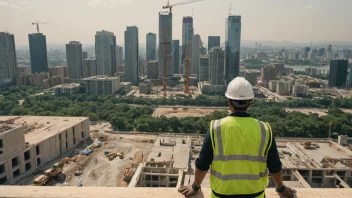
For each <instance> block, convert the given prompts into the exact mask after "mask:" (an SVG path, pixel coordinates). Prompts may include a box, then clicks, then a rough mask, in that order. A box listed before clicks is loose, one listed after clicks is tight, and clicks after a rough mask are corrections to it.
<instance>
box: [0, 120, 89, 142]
mask: <svg viewBox="0 0 352 198" xmlns="http://www.w3.org/2000/svg"><path fill="white" fill-rule="evenodd" d="M86 119H88V118H87V117H55V116H20V117H19V116H0V122H6V121H8V120H14V125H17V126H23V125H24V126H25V128H26V126H32V127H33V129H32V130H29V131H28V133H26V134H25V142H29V144H38V143H40V142H42V141H43V140H45V139H47V138H49V137H52V136H53V135H55V134H57V133H58V132H61V131H64V130H66V129H69V128H71V127H72V126H74V125H76V124H77V123H80V122H82V121H84V120H86Z"/></svg>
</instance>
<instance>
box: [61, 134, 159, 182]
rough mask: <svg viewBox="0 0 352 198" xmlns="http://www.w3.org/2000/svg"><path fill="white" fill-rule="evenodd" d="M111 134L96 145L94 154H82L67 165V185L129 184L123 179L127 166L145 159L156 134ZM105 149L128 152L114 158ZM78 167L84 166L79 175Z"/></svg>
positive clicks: (79, 168)
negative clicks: (100, 144)
mask: <svg viewBox="0 0 352 198" xmlns="http://www.w3.org/2000/svg"><path fill="white" fill-rule="evenodd" d="M104 135H107V137H108V138H107V144H103V145H102V147H100V148H98V149H95V151H94V152H93V153H92V154H91V156H80V157H79V159H78V160H77V162H76V163H74V162H71V163H70V164H67V165H65V167H64V171H63V173H64V174H65V175H66V176H67V178H66V181H65V183H63V185H68V186H78V185H80V184H81V185H83V186H97V187H116V186H118V187H125V186H128V184H127V183H126V182H124V181H123V174H124V171H125V168H126V167H128V166H130V164H131V163H140V162H143V158H142V153H143V156H144V157H145V158H146V156H147V155H148V153H149V150H150V149H151V147H152V146H153V144H152V143H149V141H150V140H151V139H153V140H155V139H156V136H151V135H144V136H143V135H115V134H106V133H105V134H104ZM104 151H113V152H118V153H119V152H124V154H125V158H124V159H122V160H121V159H119V158H118V157H116V158H115V159H113V160H112V161H109V159H108V158H107V157H106V156H105V155H104ZM75 170H82V171H83V173H82V174H81V175H80V176H75V175H74V172H75Z"/></svg>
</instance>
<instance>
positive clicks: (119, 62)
mask: <svg viewBox="0 0 352 198" xmlns="http://www.w3.org/2000/svg"><path fill="white" fill-rule="evenodd" d="M122 62H123V47H122V46H119V45H116V66H122ZM116 71H117V69H116Z"/></svg>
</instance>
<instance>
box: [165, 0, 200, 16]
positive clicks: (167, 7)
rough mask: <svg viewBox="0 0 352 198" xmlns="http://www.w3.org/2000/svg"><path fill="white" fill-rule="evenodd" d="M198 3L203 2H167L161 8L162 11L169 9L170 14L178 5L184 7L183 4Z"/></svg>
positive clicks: (192, 0) (196, 0)
mask: <svg viewBox="0 0 352 198" xmlns="http://www.w3.org/2000/svg"><path fill="white" fill-rule="evenodd" d="M198 1H204V0H188V1H183V2H178V3H174V4H170V1H167V5H166V6H163V9H169V10H170V13H171V12H172V8H173V7H174V6H178V5H184V4H189V3H195V2H198Z"/></svg>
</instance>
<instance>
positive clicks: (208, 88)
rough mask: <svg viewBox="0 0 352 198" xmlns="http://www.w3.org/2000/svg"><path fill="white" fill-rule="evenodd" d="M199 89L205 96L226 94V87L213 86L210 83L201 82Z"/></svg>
mask: <svg viewBox="0 0 352 198" xmlns="http://www.w3.org/2000/svg"><path fill="white" fill-rule="evenodd" d="M198 88H199V90H200V91H201V94H205V95H207V94H209V95H223V94H225V92H226V86H225V85H211V84H210V83H209V82H199V83H198Z"/></svg>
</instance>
